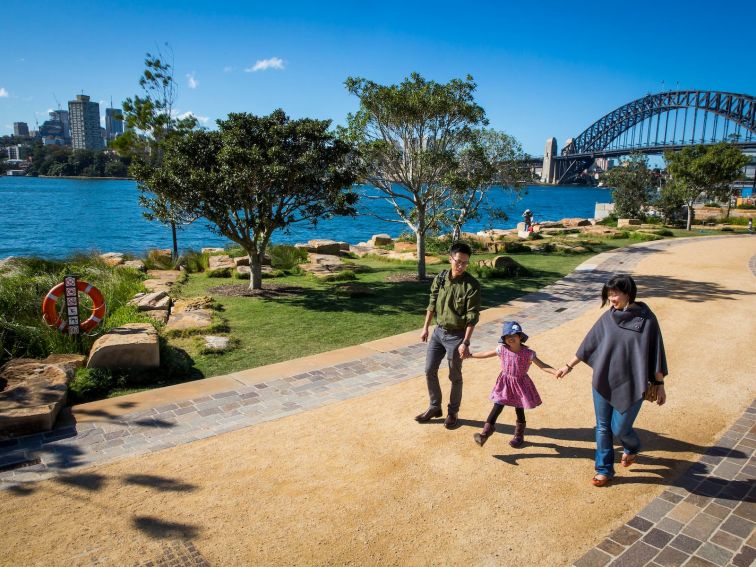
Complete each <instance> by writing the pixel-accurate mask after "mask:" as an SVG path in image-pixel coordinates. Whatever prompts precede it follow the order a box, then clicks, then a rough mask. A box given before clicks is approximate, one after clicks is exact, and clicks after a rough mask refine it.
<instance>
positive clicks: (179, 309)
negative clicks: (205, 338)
mask: <svg viewBox="0 0 756 567" xmlns="http://www.w3.org/2000/svg"><path fill="white" fill-rule="evenodd" d="M212 303H213V298H212V297H209V296H207V295H200V296H197V297H185V298H183V299H177V300H176V302H175V303H174V304H173V309H172V310H171V313H172V314H173V315H176V314H177V313H183V312H184V311H196V310H197V309H207V308H209V307H210V305H211V304H212Z"/></svg>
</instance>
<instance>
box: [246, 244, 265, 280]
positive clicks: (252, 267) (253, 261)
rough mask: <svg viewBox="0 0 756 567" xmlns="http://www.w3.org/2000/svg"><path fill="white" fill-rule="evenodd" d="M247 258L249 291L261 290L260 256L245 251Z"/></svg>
mask: <svg viewBox="0 0 756 567" xmlns="http://www.w3.org/2000/svg"><path fill="white" fill-rule="evenodd" d="M247 256H248V257H249V271H250V273H249V289H262V258H261V256H262V254H258V253H257V251H256V250H255V251H247Z"/></svg>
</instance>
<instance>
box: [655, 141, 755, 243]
mask: <svg viewBox="0 0 756 567" xmlns="http://www.w3.org/2000/svg"><path fill="white" fill-rule="evenodd" d="M664 159H665V160H666V162H667V170H668V171H669V173H670V175H671V176H672V179H673V181H674V183H675V186H676V187H677V188H678V190H679V191H680V195H681V197H682V199H683V201H684V203H685V205H686V206H687V207H688V220H687V223H686V229H687V230H690V227H691V224H692V222H693V204H694V203H695V202H696V201H697V200H698V199H699V198H700V197H701V196H702V195H704V194H709V195H712V196H714V197H718V198H729V195H730V193H731V187H730V186H731V185H732V182H733V181H736V180H737V179H738V178H740V176H741V170H742V169H743V168H744V167H745V166H746V164H747V163H748V156H746V155H744V154H743V152H742V151H741V150H740V149H739V148H738V147H737V146H734V145H733V144H729V143H727V142H720V143H718V144H715V145H713V146H703V145H698V146H690V147H687V148H683V149H682V150H680V151H679V152H666V153H665V154H664Z"/></svg>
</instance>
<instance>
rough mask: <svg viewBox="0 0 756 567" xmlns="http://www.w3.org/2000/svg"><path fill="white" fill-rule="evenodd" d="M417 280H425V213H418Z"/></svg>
mask: <svg viewBox="0 0 756 567" xmlns="http://www.w3.org/2000/svg"><path fill="white" fill-rule="evenodd" d="M415 236H416V237H417V279H419V280H424V279H425V211H424V210H418V211H417V230H416V231H415Z"/></svg>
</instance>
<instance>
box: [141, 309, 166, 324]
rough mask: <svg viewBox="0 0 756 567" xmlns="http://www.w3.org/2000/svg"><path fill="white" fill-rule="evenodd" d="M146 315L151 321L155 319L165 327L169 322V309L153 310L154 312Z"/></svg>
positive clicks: (148, 312) (146, 312) (147, 312)
mask: <svg viewBox="0 0 756 567" xmlns="http://www.w3.org/2000/svg"><path fill="white" fill-rule="evenodd" d="M144 314H145V315H147V317H149V318H150V319H153V320H155V321H157V322H158V323H162V324H163V325H165V324H166V323H167V322H168V310H167V309H153V310H152V311H145V312H144Z"/></svg>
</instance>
